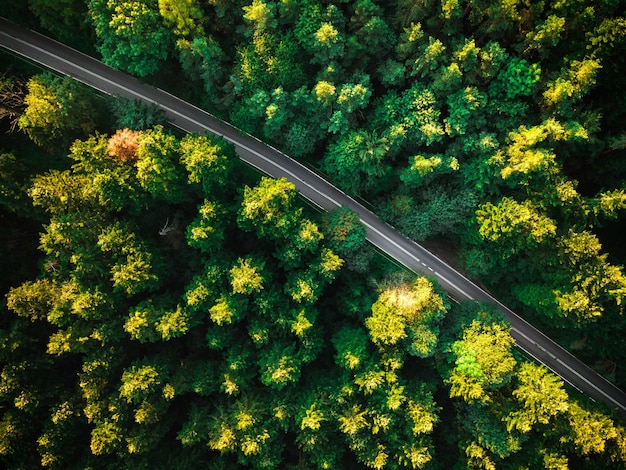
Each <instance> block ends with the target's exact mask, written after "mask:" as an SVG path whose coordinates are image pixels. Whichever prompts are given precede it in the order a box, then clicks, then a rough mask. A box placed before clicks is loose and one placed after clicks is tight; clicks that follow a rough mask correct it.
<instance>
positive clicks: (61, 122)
mask: <svg viewBox="0 0 626 470" xmlns="http://www.w3.org/2000/svg"><path fill="white" fill-rule="evenodd" d="M26 86H27V88H28V94H27V95H26V96H25V98H24V104H25V105H26V109H25V110H24V114H22V115H21V116H20V118H19V120H18V125H19V127H20V129H22V130H23V131H25V132H26V133H27V134H28V136H29V137H30V138H31V139H32V140H33V142H35V143H36V144H37V145H40V146H42V147H47V148H49V149H52V148H54V146H56V145H59V144H61V145H62V146H67V145H68V144H69V142H71V140H72V139H73V138H76V137H79V136H80V137H82V136H86V135H87V134H89V133H90V132H93V130H94V129H95V123H96V121H97V119H98V113H97V109H98V106H97V105H96V104H95V100H94V98H93V95H92V92H91V91H90V90H89V89H87V88H86V87H85V86H84V85H80V84H78V82H75V81H74V80H73V79H71V78H69V77H64V78H58V77H55V76H53V75H51V74H42V75H36V76H34V77H33V78H31V79H30V80H29V81H28V83H27V85H26Z"/></svg>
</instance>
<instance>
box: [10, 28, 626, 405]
mask: <svg viewBox="0 0 626 470" xmlns="http://www.w3.org/2000/svg"><path fill="white" fill-rule="evenodd" d="M0 46H2V47H4V48H6V49H8V50H10V51H12V52H14V53H16V54H19V55H21V56H23V57H25V58H27V59H29V60H32V61H34V62H37V63H39V64H42V65H44V66H45V67H48V68H49V69H52V70H54V71H56V72H59V73H61V74H66V75H69V76H72V77H74V78H76V79H77V80H79V81H81V82H83V83H86V84H87V85H90V86H92V87H94V88H96V89H98V90H100V91H102V92H104V93H107V94H109V95H114V96H122V97H126V98H132V99H139V100H142V101H144V102H147V103H155V104H156V105H158V106H159V107H160V108H161V109H163V111H164V112H165V113H166V115H167V117H168V119H169V120H170V121H171V123H172V124H174V125H175V126H177V127H179V128H180V129H182V130H184V131H186V132H197V133H204V132H209V133H212V134H217V135H220V136H222V137H224V139H226V140H227V141H229V142H231V143H233V144H234V145H235V148H236V150H237V153H238V154H239V156H240V157H241V159H242V160H244V161H246V162H247V163H249V164H250V165H252V166H253V167H255V168H257V169H258V170H259V171H261V172H263V173H265V174H267V175H270V176H273V177H275V178H280V177H285V178H287V179H288V180H290V181H292V182H293V183H294V184H295V185H296V187H297V188H298V190H299V191H300V193H301V194H302V195H303V196H304V197H305V198H307V199H308V200H309V201H311V202H313V203H314V204H316V205H317V206H319V207H321V208H322V209H325V210H330V209H333V208H335V207H338V206H348V207H350V208H351V209H353V210H354V211H356V212H357V213H358V214H359V216H360V218H361V222H362V223H363V224H364V225H365V227H366V228H367V239H368V240H369V241H370V242H371V243H372V244H373V245H375V246H376V247H378V248H379V249H380V250H382V251H383V252H385V253H387V254H388V255H389V256H391V257H392V258H394V259H395V260H397V261H398V262H400V263H402V264H403V265H405V266H406V267H408V268H409V269H411V270H412V271H414V272H416V273H419V274H424V275H427V276H434V277H436V278H437V280H438V281H439V283H440V285H441V286H442V287H443V288H444V289H445V290H446V291H447V292H448V293H449V295H450V296H451V297H452V298H454V299H456V300H458V301H466V300H469V301H478V302H487V303H490V304H492V305H495V306H496V307H497V308H498V310H499V311H500V312H502V313H503V314H504V316H505V317H506V318H507V319H508V320H509V322H510V323H511V327H512V328H511V334H512V336H513V338H515V342H516V345H517V347H519V348H520V349H521V350H523V351H524V352H525V353H527V354H528V355H529V356H531V357H533V358H534V359H535V360H537V361H538V362H540V363H542V364H545V365H546V366H547V367H548V368H549V369H551V370H552V371H553V372H555V373H556V374H558V375H559V376H561V377H562V378H563V379H564V380H565V381H566V382H568V383H569V384H570V385H572V386H573V387H575V388H576V389H578V390H580V391H581V392H583V393H585V394H587V395H588V396H590V397H591V398H592V399H594V400H599V401H602V402H604V403H606V404H607V405H608V406H609V407H611V408H615V409H618V410H620V411H621V412H622V413H626V394H625V393H624V392H623V391H622V390H620V389H619V388H617V387H615V386H614V385H613V384H611V383H610V382H608V381H607V380H606V379H604V378H603V377H602V376H600V375H599V374H597V373H595V372H594V371H593V370H592V369H590V368H589V367H587V366H586V365H585V364H584V363H582V362H581V361H580V360H578V359H577V358H576V357H574V356H573V355H572V354H570V353H569V352H567V351H566V350H565V349H563V348H562V347H560V346H559V345H558V344H556V343H555V342H554V341H552V340H551V339H550V338H548V337H547V336H546V335H544V334H543V333H541V331H539V330H537V329H536V328H534V327H533V326H532V325H530V324H529V323H528V322H526V321H525V320H523V319H522V318H521V317H520V316H518V315H516V314H515V313H514V312H513V311H512V310H510V309H509V308H507V307H506V306H504V305H503V304H501V303H500V302H499V301H498V300H496V299H495V298H493V297H492V296H491V295H489V294H488V293H487V292H485V291H484V290H482V289H481V288H480V287H478V286H477V285H476V284H474V283H473V282H471V281H470V280H469V279H467V278H466V277H464V276H463V275H462V274H460V273H459V272H458V271H456V270H455V269H453V268H452V267H451V266H449V265H447V264H446V263H445V262H443V261H442V260H440V259H439V258H437V257H436V256H435V255H433V254H432V253H430V252H429V251H427V250H426V249H424V248H423V247H421V246H420V245H418V244H417V243H415V242H413V241H410V240H408V239H407V238H405V237H404V236H403V235H401V234H400V233H398V232H397V231H396V230H395V229H394V228H393V227H391V226H390V225H388V224H386V223H384V222H382V221H381V220H380V219H379V218H378V217H377V216H376V215H375V214H374V213H372V212H371V211H369V210H368V209H366V208H365V207H363V206H362V205H361V204H359V203H357V202H356V201H355V200H354V199H352V198H350V197H348V196H346V195H345V194H344V193H343V192H342V191H340V190H339V189H337V188H336V187H335V186H333V185H332V184H330V183H329V182H328V181H326V180H325V179H323V178H322V177H320V176H319V175H317V174H316V173H314V172H313V171H311V170H309V169H308V168H306V167H305V166H303V165H302V164H300V163H298V162H296V161H295V160H293V159H291V158H289V157H288V156H287V155H285V154H284V153H282V152H280V151H278V150H276V149H275V148H273V147H270V146H268V145H266V144H264V143H263V142H261V141H260V140H259V139H257V138H255V137H252V136H250V135H248V134H245V133H243V132H241V131H240V130H238V129H236V128H235V127H233V126H231V125H230V124H228V123H226V122H224V121H221V120H219V119H217V118H215V117H214V116H212V115H210V114H208V113H207V112H205V111H203V110H201V109H199V108H197V107H195V106H193V105H192V104H190V103H187V102H185V101H183V100H181V99H179V98H176V97H175V96H173V95H171V94H169V93H167V92H165V91H163V90H160V89H157V88H154V87H151V86H149V85H146V84H143V83H141V82H140V81H139V80H137V79H135V78H133V77H131V76H129V75H127V74H125V73H122V72H119V71H116V70H113V69H111V68H110V67H107V66H106V65H104V64H102V63H101V62H99V61H97V60H95V59H93V58H91V57H89V56H87V55H85V54H82V53H80V52H78V51H76V50H74V49H71V48H69V47H67V46H65V45H63V44H61V43H59V42H56V41H54V40H52V39H50V38H47V37H45V36H42V35H40V34H38V33H35V32H33V31H29V30H25V29H23V28H20V27H18V26H16V25H14V24H12V23H10V22H9V21H7V20H5V19H3V18H0Z"/></svg>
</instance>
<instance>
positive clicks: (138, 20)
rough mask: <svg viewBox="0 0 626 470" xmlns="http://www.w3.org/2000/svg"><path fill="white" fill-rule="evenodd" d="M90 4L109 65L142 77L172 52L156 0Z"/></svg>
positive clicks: (95, 1) (93, 1) (95, 0)
mask: <svg viewBox="0 0 626 470" xmlns="http://www.w3.org/2000/svg"><path fill="white" fill-rule="evenodd" d="M88 5H89V15H90V16H91V19H92V21H93V25H94V27H95V30H96V34H97V36H98V39H99V42H100V44H99V50H100V53H101V54H102V58H103V60H104V62H105V63H106V64H107V65H110V66H112V67H115V68H118V69H121V70H124V71H127V72H129V73H131V74H134V75H137V76H140V77H145V76H147V75H151V74H153V73H155V72H156V71H158V70H159V67H161V65H162V64H163V61H165V60H166V59H167V57H168V54H169V53H170V50H171V46H172V34H171V33H170V32H169V30H168V29H167V28H166V27H165V25H164V24H163V22H162V19H161V16H160V15H159V6H158V2H157V0H147V1H138V0H119V1H117V0H115V1H110V0H90V1H89V3H88Z"/></svg>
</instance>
